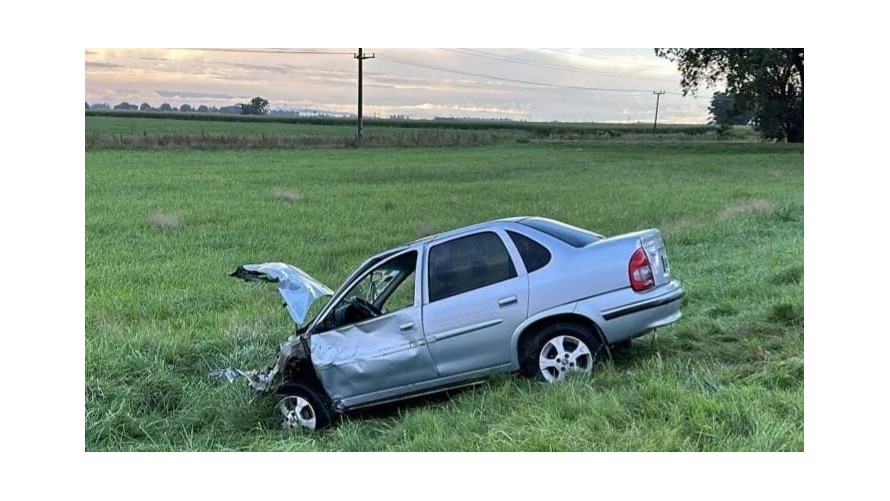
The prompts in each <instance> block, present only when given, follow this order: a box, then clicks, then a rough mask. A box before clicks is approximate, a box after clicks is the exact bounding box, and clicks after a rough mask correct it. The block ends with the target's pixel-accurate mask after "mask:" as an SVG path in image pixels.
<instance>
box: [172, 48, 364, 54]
mask: <svg viewBox="0 0 890 501" xmlns="http://www.w3.org/2000/svg"><path fill="white" fill-rule="evenodd" d="M185 50H191V51H198V52H231V53H239V54H323V55H330V54H337V55H344V54H346V55H352V52H342V51H329V50H328V51H326V50H297V49H218V48H187V49H185Z"/></svg>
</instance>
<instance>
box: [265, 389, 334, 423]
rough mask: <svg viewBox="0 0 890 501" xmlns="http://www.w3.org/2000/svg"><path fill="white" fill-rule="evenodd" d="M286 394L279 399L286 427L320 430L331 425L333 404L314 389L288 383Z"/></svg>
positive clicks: (279, 408)
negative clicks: (328, 402) (329, 403)
mask: <svg viewBox="0 0 890 501" xmlns="http://www.w3.org/2000/svg"><path fill="white" fill-rule="evenodd" d="M283 393H285V396H284V397H283V398H282V399H281V400H279V401H278V410H279V411H280V412H281V417H282V419H283V421H282V423H281V424H282V426H283V427H284V428H286V429H295V430H303V431H319V430H323V429H325V428H327V427H329V426H330V425H331V406H330V405H328V404H327V399H326V398H325V397H324V396H322V395H320V394H319V393H318V392H316V391H315V390H314V389H312V388H310V387H308V386H305V385H302V384H292V385H288V387H287V389H286V390H285V391H284V392H283Z"/></svg>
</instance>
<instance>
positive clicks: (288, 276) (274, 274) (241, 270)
mask: <svg viewBox="0 0 890 501" xmlns="http://www.w3.org/2000/svg"><path fill="white" fill-rule="evenodd" d="M229 276H230V277H237V278H241V279H244V280H245V281H250V282H256V281H263V282H272V283H277V284H278V292H279V293H280V294H281V298H282V299H284V304H285V305H286V306H287V311H288V313H290V316H291V318H292V319H293V321H294V323H296V324H297V325H303V322H305V321H306V315H307V314H308V313H309V308H310V307H311V306H312V304H313V303H315V301H317V300H318V299H319V298H322V297H325V296H333V295H334V291H332V290H331V289H330V288H329V287H328V286H326V285H325V284H323V283H321V282H319V281H318V280H316V279H315V278H312V277H311V276H310V275H309V274H308V273H306V272H304V271H303V270H301V269H299V268H297V267H296V266H291V265H289V264H285V263H260V264H245V265H242V266H239V267H238V269H236V270H235V271H233V272H232V273H231V274H229Z"/></svg>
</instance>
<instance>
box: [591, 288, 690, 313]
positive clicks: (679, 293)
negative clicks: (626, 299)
mask: <svg viewBox="0 0 890 501" xmlns="http://www.w3.org/2000/svg"><path fill="white" fill-rule="evenodd" d="M685 295H686V291H685V290H683V287H680V286H679V283H678V287H677V289H676V290H673V291H671V292H668V293H667V294H663V295H661V296H658V297H654V298H651V299H646V300H643V301H638V302H636V303H632V304H629V305H627V306H622V307H620V308H613V309H611V310H605V311H603V319H605V320H606V321H609V320H614V319H616V318H620V317H623V316H626V315H633V314H634V313H640V312H643V311H646V310H651V309H653V308H659V307H661V306H665V305H669V304H671V303H673V302H676V301H680V300H682V299H683V296H685ZM679 306H680V305H679V304H678V305H677V308H678V309H679Z"/></svg>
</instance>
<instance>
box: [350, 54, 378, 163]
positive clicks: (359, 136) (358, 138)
mask: <svg viewBox="0 0 890 501" xmlns="http://www.w3.org/2000/svg"><path fill="white" fill-rule="evenodd" d="M353 57H354V58H356V59H358V125H357V127H358V128H357V130H356V131H355V143H356V145H357V146H361V145H362V61H364V60H365V59H373V58H374V54H371V55H370V56H368V55H365V54H363V53H362V49H359V50H358V54H355V55H353Z"/></svg>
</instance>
